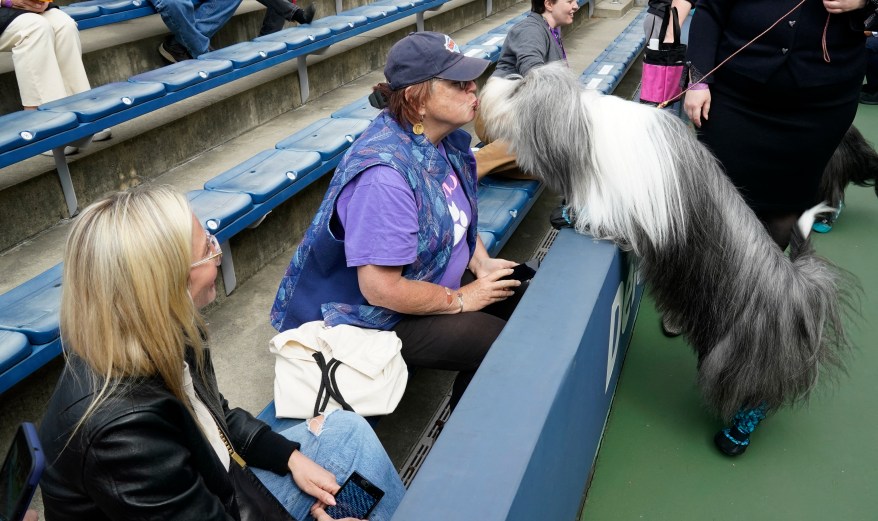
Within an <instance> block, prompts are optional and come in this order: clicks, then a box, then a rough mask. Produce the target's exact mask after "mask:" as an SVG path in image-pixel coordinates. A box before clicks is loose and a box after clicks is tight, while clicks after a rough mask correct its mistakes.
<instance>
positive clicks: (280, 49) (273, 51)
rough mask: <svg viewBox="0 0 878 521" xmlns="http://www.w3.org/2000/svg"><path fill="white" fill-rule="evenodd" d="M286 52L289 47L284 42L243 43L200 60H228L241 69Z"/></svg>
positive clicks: (206, 55) (212, 52)
mask: <svg viewBox="0 0 878 521" xmlns="http://www.w3.org/2000/svg"><path fill="white" fill-rule="evenodd" d="M286 51H287V46H286V45H285V44H284V43H283V42H241V43H236V44H235V45H230V46H228V47H224V48H222V49H219V50H218V51H211V52H208V53H204V54H202V55H201V56H199V57H198V59H199V60H228V61H230V62H232V67H234V68H236V69H240V68H241V67H245V66H247V65H252V64H254V63H256V62H258V61H262V60H264V59H266V58H270V57H272V56H277V55H278V54H281V53H284V52H286Z"/></svg>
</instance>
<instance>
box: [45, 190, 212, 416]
mask: <svg viewBox="0 0 878 521" xmlns="http://www.w3.org/2000/svg"><path fill="white" fill-rule="evenodd" d="M192 233H193V230H192V210H191V209H190V208H189V204H188V203H187V202H186V199H185V198H184V197H183V195H181V194H180V193H179V192H177V191H175V190H174V189H172V188H170V187H164V186H142V187H138V188H134V189H131V190H128V191H124V192H118V193H115V194H112V195H109V196H107V197H105V198H103V199H101V200H99V201H97V202H95V203H94V204H92V205H90V206H89V207H88V208H86V209H85V210H83V211H82V213H81V214H80V215H79V217H77V218H76V221H75V222H74V224H73V227H72V229H71V230H70V235H69V236H68V238H67V247H66V251H65V255H64V281H63V285H62V289H61V338H62V341H63V343H64V346H65V348H66V349H67V350H68V351H70V352H72V353H75V354H76V355H77V356H79V357H80V358H82V360H83V361H85V363H86V364H88V366H89V367H91V369H92V371H93V372H94V374H95V376H96V378H95V380H94V382H93V384H92V386H93V390H94V392H95V396H94V398H93V400H92V403H91V405H90V406H89V408H88V409H87V410H86V412H85V414H84V415H83V418H82V419H81V420H80V421H79V423H78V425H77V429H78V427H79V426H81V425H82V424H83V423H84V422H85V420H86V419H87V418H88V417H89V416H90V415H91V414H92V413H93V412H94V411H95V410H96V409H97V408H98V407H99V406H100V404H101V403H103V401H104V400H106V399H107V397H109V396H110V395H111V394H112V393H113V392H114V391H115V390H117V389H119V388H120V387H121V386H123V385H124V381H125V380H126V379H130V378H143V377H152V376H159V377H160V378H161V379H162V380H163V381H164V384H165V386H166V387H167V388H168V389H169V390H170V391H171V393H173V395H174V396H176V397H177V398H178V399H179V400H180V401H182V402H183V403H184V404H185V405H186V406H187V407H191V404H189V401H188V399H187V398H186V396H185V394H184V391H183V364H184V356H185V352H186V348H187V346H188V347H190V348H192V349H193V350H194V353H195V360H196V365H197V368H198V370H199V371H200V370H201V368H202V360H203V349H204V346H203V341H202V334H203V331H204V322H203V320H202V319H201V316H200V315H199V313H198V310H197V309H196V307H195V304H194V303H193V302H192V298H191V297H190V296H189V292H188V279H189V267H190V264H191V262H192V256H193V252H192Z"/></svg>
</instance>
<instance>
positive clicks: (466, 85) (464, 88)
mask: <svg viewBox="0 0 878 521" xmlns="http://www.w3.org/2000/svg"><path fill="white" fill-rule="evenodd" d="M436 79H437V80H441V81H445V82H448V83H450V84H451V86H452V87H457V88H458V89H460V90H462V91H467V90H469V85H470V83H472V82H473V80H470V81H452V80H445V79H442V78H436Z"/></svg>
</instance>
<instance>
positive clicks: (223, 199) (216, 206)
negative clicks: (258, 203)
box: [186, 190, 253, 235]
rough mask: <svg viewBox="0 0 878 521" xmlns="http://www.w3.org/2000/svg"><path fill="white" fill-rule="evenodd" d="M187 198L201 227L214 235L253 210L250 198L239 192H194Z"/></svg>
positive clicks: (187, 195)
mask: <svg viewBox="0 0 878 521" xmlns="http://www.w3.org/2000/svg"><path fill="white" fill-rule="evenodd" d="M186 198H187V199H189V204H190V205H191V206H192V211H193V212H195V215H196V217H198V220H199V221H200V222H201V225H202V226H204V229H205V230H207V231H208V232H210V233H212V234H213V235H217V234H218V233H219V232H221V231H222V229H223V228H225V227H226V226H228V225H229V224H231V223H232V222H234V221H235V219H237V218H238V217H240V216H242V215H244V214H245V213H247V212H248V211H250V209H252V208H253V201H251V200H250V196H249V195H247V194H242V193H239V192H237V193H233V192H215V191H213V190H193V191H191V192H188V193H187V194H186Z"/></svg>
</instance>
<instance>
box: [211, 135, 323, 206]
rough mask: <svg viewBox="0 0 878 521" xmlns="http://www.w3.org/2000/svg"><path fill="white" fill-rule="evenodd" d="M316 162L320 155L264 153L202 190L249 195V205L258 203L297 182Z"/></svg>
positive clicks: (277, 151) (296, 151)
mask: <svg viewBox="0 0 878 521" xmlns="http://www.w3.org/2000/svg"><path fill="white" fill-rule="evenodd" d="M320 163H321V158H320V154H318V153H317V152H300V151H298V150H277V149H273V150H264V151H262V152H260V153H258V154H256V155H255V156H253V157H251V158H250V159H248V160H247V161H244V162H243V163H241V164H240V165H238V166H235V167H233V168H231V169H229V170H226V171H225V172H223V173H222V174H220V175H218V176H216V177H214V178H213V179H211V180H210V181H208V182H206V183H204V188H206V189H208V190H216V191H220V192H241V193H245V194H249V195H250V198H251V200H252V201H253V204H260V203H264V202H265V201H267V200H268V199H269V198H270V197H272V196H273V195H275V194H276V193H278V192H280V191H281V190H283V189H284V188H286V187H287V186H289V185H291V184H293V183H295V182H296V181H298V180H299V179H301V178H302V177H303V176H304V175H305V174H307V173H308V172H310V171H312V170H314V169H315V168H317V167H318V166H319V165H320Z"/></svg>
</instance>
